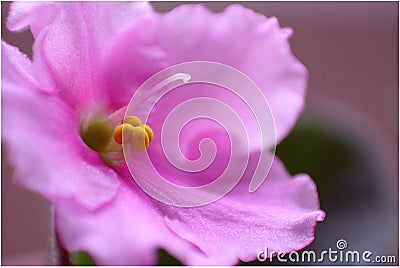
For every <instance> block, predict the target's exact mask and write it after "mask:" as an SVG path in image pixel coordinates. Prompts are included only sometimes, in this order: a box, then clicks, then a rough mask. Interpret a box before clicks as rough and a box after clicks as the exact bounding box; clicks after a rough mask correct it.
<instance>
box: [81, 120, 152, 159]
mask: <svg viewBox="0 0 400 268" xmlns="http://www.w3.org/2000/svg"><path fill="white" fill-rule="evenodd" d="M115 126H116V124H115V123H112V120H109V119H107V118H102V117H100V118H94V119H91V120H90V121H89V122H88V123H86V124H82V127H81V137H82V140H83V141H84V142H85V144H86V145H87V146H89V147H90V148H91V149H93V150H94V151H96V152H97V153H98V154H99V155H100V157H101V158H102V160H103V161H104V162H105V163H106V164H113V163H116V162H120V161H122V160H123V159H124V158H123V153H122V144H124V145H125V144H127V143H130V144H131V145H132V147H133V148H134V149H135V150H136V151H138V152H144V151H145V150H146V149H147V148H148V147H149V145H150V143H151V141H152V140H153V137H154V134H153V130H152V129H151V128H150V127H149V126H148V125H146V124H142V122H141V120H140V119H139V118H138V117H137V116H127V117H125V118H124V119H123V120H122V122H121V124H119V125H117V126H116V127H115Z"/></svg>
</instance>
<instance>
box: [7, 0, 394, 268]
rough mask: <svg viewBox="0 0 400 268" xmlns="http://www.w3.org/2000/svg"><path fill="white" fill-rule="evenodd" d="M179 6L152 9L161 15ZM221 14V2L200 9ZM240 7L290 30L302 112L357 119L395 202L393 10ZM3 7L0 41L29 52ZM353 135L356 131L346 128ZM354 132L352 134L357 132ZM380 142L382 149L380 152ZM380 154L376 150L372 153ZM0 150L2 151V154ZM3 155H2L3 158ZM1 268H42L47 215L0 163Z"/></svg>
mask: <svg viewBox="0 0 400 268" xmlns="http://www.w3.org/2000/svg"><path fill="white" fill-rule="evenodd" d="M181 4H183V3H154V6H155V7H156V10H158V11H168V10H170V9H172V8H173V7H175V6H177V5H181ZM204 4H205V5H206V6H208V7H209V8H210V9H212V10H215V11H222V10H223V9H224V7H225V6H227V5H228V3H226V2H219V3H204ZM243 5H245V6H247V7H249V8H251V9H253V10H255V11H257V12H259V13H263V14H265V15H266V16H276V17H278V19H279V22H280V24H281V25H282V26H290V27H292V28H293V29H294V36H293V37H292V38H291V40H290V43H291V45H292V50H293V52H294V54H295V55H296V56H297V57H298V58H299V59H300V60H301V61H302V62H303V63H304V64H305V65H306V66H307V68H308V70H309V73H310V81H309V91H308V97H307V107H308V108H307V109H308V110H309V111H313V109H314V108H315V109H317V108H319V107H320V106H321V103H325V102H326V101H329V102H332V101H335V102H336V103H338V104H339V105H341V106H343V107H344V108H345V109H348V110H349V111H350V112H351V113H353V114H354V115H355V116H356V118H364V119H363V120H364V121H365V122H367V124H368V128H369V129H373V133H371V135H373V140H376V144H371V146H375V147H377V150H385V151H382V152H381V153H382V155H384V158H385V159H384V161H385V163H386V165H387V168H388V169H389V170H390V172H389V173H390V174H391V176H388V178H383V180H385V181H386V182H385V183H387V184H388V185H389V186H390V187H388V188H389V189H392V190H391V192H389V193H388V194H389V195H392V196H393V201H394V202H396V203H395V204H396V205H397V197H398V192H397V189H398V182H397V178H398V174H397V165H398V151H397V148H398V3H397V2H386V3H377V2H364V3H363V2H357V3H354V2H353V3H346V2H338V3H332V2H330V3H318V2H307V3H300V2H297V3H293V2H281V3H279V2H272V3H265V2H247V3H243ZM8 7H9V3H4V2H3V3H2V38H3V40H5V41H7V42H9V43H11V44H13V45H16V46H18V47H20V48H21V50H22V51H24V52H25V53H28V54H30V53H31V45H32V37H31V35H30V34H29V33H28V32H24V33H21V34H11V33H10V32H8V31H7V30H6V29H5V28H4V27H5V26H4V20H5V18H6V16H7V13H8ZM354 128H357V124H354ZM358 131H359V130H358ZM381 142H383V143H384V144H385V146H383V148H384V149H383V148H381V147H382V146H381V144H382V143H381ZM380 148H381V149H380ZM3 149H4V148H3ZM5 153H6V150H2V156H3V157H4V156H5ZM2 161H3V162H2V264H3V265H7V264H19V265H21V264H22V265H23V264H49V263H50V256H49V253H48V252H49V248H50V246H49V241H50V235H49V233H50V231H49V229H50V220H49V218H50V208H49V206H48V205H47V204H46V202H45V201H44V200H43V199H42V198H41V197H39V196H37V195H35V194H32V193H30V192H27V191H25V190H23V189H21V188H19V187H17V186H15V185H14V184H13V183H12V181H11V175H12V169H11V168H10V167H9V166H8V165H7V163H6V162H5V160H4V158H3V160H2Z"/></svg>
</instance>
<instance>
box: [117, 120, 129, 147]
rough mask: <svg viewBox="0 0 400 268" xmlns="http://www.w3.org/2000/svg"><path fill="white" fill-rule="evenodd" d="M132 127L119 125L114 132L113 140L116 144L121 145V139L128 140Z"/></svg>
mask: <svg viewBox="0 0 400 268" xmlns="http://www.w3.org/2000/svg"><path fill="white" fill-rule="evenodd" d="M132 129H133V126H132V125H131V124H121V125H119V126H118V127H117V128H116V129H115V130H114V140H115V142H116V143H118V144H122V137H123V136H124V137H125V140H128V139H129V138H130V134H131V132H132Z"/></svg>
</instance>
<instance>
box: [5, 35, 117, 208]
mask: <svg viewBox="0 0 400 268" xmlns="http://www.w3.org/2000/svg"><path fill="white" fill-rule="evenodd" d="M32 73H33V72H32V68H31V64H30V61H29V60H28V59H27V57H26V56H25V55H23V54H22V53H20V52H19V51H18V49H16V48H14V47H11V46H9V45H7V44H5V43H2V101H3V102H2V104H3V107H2V111H3V116H2V119H3V120H2V139H3V141H4V142H5V144H6V145H7V146H8V147H7V148H8V153H9V161H10V162H11V163H12V164H13V166H14V167H15V173H14V176H15V179H16V181H17V182H19V183H21V184H23V185H24V186H25V187H27V188H29V189H31V190H33V191H36V192H40V193H41V194H43V195H44V196H45V197H47V198H49V199H50V200H53V201H54V200H55V199H57V198H73V199H76V200H77V201H78V202H80V203H81V204H82V205H84V206H86V207H88V208H96V207H98V206H100V205H102V204H104V203H106V202H107V201H109V200H110V199H111V198H113V196H114V195H115V193H116V191H117V189H118V175H117V174H116V173H115V172H114V171H113V170H112V169H110V168H108V167H106V166H104V164H103V163H102V162H101V160H100V158H99V156H98V155H97V154H96V153H95V152H94V151H91V150H90V149H89V148H88V147H87V146H86V145H85V144H84V143H83V141H82V139H81V138H80V136H79V118H78V116H77V114H76V111H74V110H73V109H71V107H70V106H68V105H67V104H66V103H65V102H64V101H63V100H62V99H60V98H59V97H57V96H55V95H50V94H48V93H46V92H45V91H43V90H40V89H38V87H37V82H36V81H35V79H34V78H33V77H32V76H31V74H32Z"/></svg>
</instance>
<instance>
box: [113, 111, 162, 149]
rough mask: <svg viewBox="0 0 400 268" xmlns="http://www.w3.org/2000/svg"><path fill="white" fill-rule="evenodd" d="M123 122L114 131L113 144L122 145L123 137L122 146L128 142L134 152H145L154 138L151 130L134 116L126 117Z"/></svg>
mask: <svg viewBox="0 0 400 268" xmlns="http://www.w3.org/2000/svg"><path fill="white" fill-rule="evenodd" d="M123 122H124V123H122V124H121V125H119V126H118V127H116V128H115V130H114V140H115V142H116V143H118V144H122V142H123V141H122V137H123V139H124V144H126V142H127V141H130V143H131V144H132V146H133V148H134V149H135V150H136V151H138V152H143V151H145V150H146V149H147V147H149V144H150V142H151V141H152V140H153V138H154V133H153V130H152V129H151V128H150V127H149V126H148V125H146V124H142V122H141V121H140V119H139V118H138V117H136V116H127V117H126V118H125V119H124V120H123Z"/></svg>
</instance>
